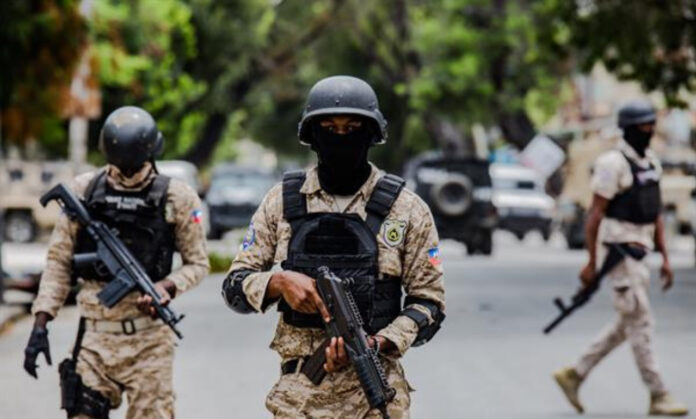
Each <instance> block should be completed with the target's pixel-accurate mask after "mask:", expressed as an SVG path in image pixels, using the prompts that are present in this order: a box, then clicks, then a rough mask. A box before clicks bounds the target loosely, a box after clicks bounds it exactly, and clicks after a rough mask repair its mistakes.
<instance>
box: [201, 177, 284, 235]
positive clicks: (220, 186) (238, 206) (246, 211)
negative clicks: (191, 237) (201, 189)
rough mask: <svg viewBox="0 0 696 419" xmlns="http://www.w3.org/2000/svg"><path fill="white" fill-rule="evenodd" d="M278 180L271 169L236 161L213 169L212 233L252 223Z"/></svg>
mask: <svg viewBox="0 0 696 419" xmlns="http://www.w3.org/2000/svg"><path fill="white" fill-rule="evenodd" d="M276 180H277V179H276V177H275V176H274V175H273V174H272V173H270V172H267V171H263V170H260V169H257V168H253V167H246V166H239V165H236V164H224V165H221V166H218V167H216V168H215V169H213V174H212V178H211V180H210V189H208V193H207V195H206V202H207V203H208V209H209V211H210V233H209V237H210V238H212V239H217V238H220V237H221V236H222V234H223V233H224V232H225V231H227V230H231V229H233V228H238V227H243V226H246V225H248V224H249V220H251V216H252V215H254V212H255V211H256V208H258V206H259V205H260V204H261V200H262V199H263V197H264V196H265V195H266V192H268V190H269V189H270V188H271V187H272V186H273V184H274V183H275V182H276Z"/></svg>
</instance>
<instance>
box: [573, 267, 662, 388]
mask: <svg viewBox="0 0 696 419" xmlns="http://www.w3.org/2000/svg"><path fill="white" fill-rule="evenodd" d="M608 279H609V281H608V282H609V284H611V286H612V288H613V290H612V292H613V299H614V308H615V309H616V311H617V313H618V318H617V319H616V320H615V321H614V323H612V324H609V325H608V326H607V327H605V328H604V330H602V332H600V334H599V336H598V337H597V338H596V339H595V341H594V342H593V343H592V344H591V345H590V347H589V348H587V350H586V351H585V353H584V354H583V355H582V356H581V357H580V360H579V361H578V363H577V365H576V367H575V369H576V371H577V372H578V374H579V375H580V376H581V377H586V376H587V375H588V374H589V373H590V371H591V370H592V368H594V367H595V366H596V365H597V364H598V363H599V362H600V361H601V360H602V359H603V358H604V357H605V356H606V355H607V354H609V352H611V351H612V350H613V349H614V348H616V347H617V346H619V345H620V344H621V343H623V342H624V341H625V340H628V342H629V343H630V345H631V349H632V350H633V356H634V358H635V360H636V364H637V365H638V370H639V371H640V375H641V378H642V379H643V382H644V383H645V385H646V386H647V387H648V389H649V390H650V393H651V394H664V393H665V391H666V390H665V386H664V383H663V381H662V377H661V375H660V371H659V369H658V365H657V360H656V357H655V353H654V352H653V349H652V335H653V328H654V324H655V322H654V319H653V315H652V310H651V308H650V300H649V299H648V288H649V282H650V271H649V269H648V266H647V265H646V264H645V262H643V261H637V260H635V259H631V258H626V259H625V260H624V261H623V262H622V263H621V264H620V265H619V266H617V267H616V268H615V269H614V270H613V271H612V272H611V273H610V274H609V278H608Z"/></svg>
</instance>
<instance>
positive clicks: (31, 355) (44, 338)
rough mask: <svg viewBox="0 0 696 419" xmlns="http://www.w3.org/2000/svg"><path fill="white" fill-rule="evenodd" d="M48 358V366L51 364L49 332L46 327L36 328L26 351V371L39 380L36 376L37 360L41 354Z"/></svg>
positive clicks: (32, 332)
mask: <svg viewBox="0 0 696 419" xmlns="http://www.w3.org/2000/svg"><path fill="white" fill-rule="evenodd" d="M42 352H43V354H44V356H45V357H46V362H48V365H52V363H51V351H50V349H49V347H48V330H47V329H46V328H45V327H35V328H34V329H33V330H32V331H31V336H29V343H27V347H26V349H24V369H25V370H26V372H28V373H29V375H31V376H32V377H34V378H39V377H38V375H36V366H37V365H36V358H37V357H38V356H39V354H40V353H42Z"/></svg>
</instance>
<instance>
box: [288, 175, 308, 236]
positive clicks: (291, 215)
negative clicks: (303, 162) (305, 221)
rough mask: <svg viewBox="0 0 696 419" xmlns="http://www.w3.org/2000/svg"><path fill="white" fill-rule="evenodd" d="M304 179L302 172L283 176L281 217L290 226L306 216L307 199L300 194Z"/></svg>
mask: <svg viewBox="0 0 696 419" xmlns="http://www.w3.org/2000/svg"><path fill="white" fill-rule="evenodd" d="M306 177H307V175H306V174H305V172H304V171H302V170H295V171H292V172H287V173H285V174H284V175H283V217H284V218H285V219H286V220H287V221H288V222H289V223H290V224H291V225H292V224H293V221H295V220H297V219H299V218H300V217H303V216H305V215H306V214H307V198H306V197H305V196H304V195H303V194H302V193H300V189H302V185H303V184H304V182H305V178H306Z"/></svg>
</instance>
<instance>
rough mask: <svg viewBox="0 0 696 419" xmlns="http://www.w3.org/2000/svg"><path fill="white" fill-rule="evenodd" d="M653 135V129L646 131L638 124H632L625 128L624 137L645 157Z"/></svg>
mask: <svg viewBox="0 0 696 419" xmlns="http://www.w3.org/2000/svg"><path fill="white" fill-rule="evenodd" d="M652 136H653V131H652V130H650V131H648V132H645V131H643V130H641V129H640V128H638V125H630V126H628V127H626V128H625V129H624V139H625V140H626V142H627V143H628V144H629V145H630V146H631V147H633V149H634V150H636V153H638V155H639V156H641V157H645V149H647V148H648V146H649V145H650V139H651V138H652Z"/></svg>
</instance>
